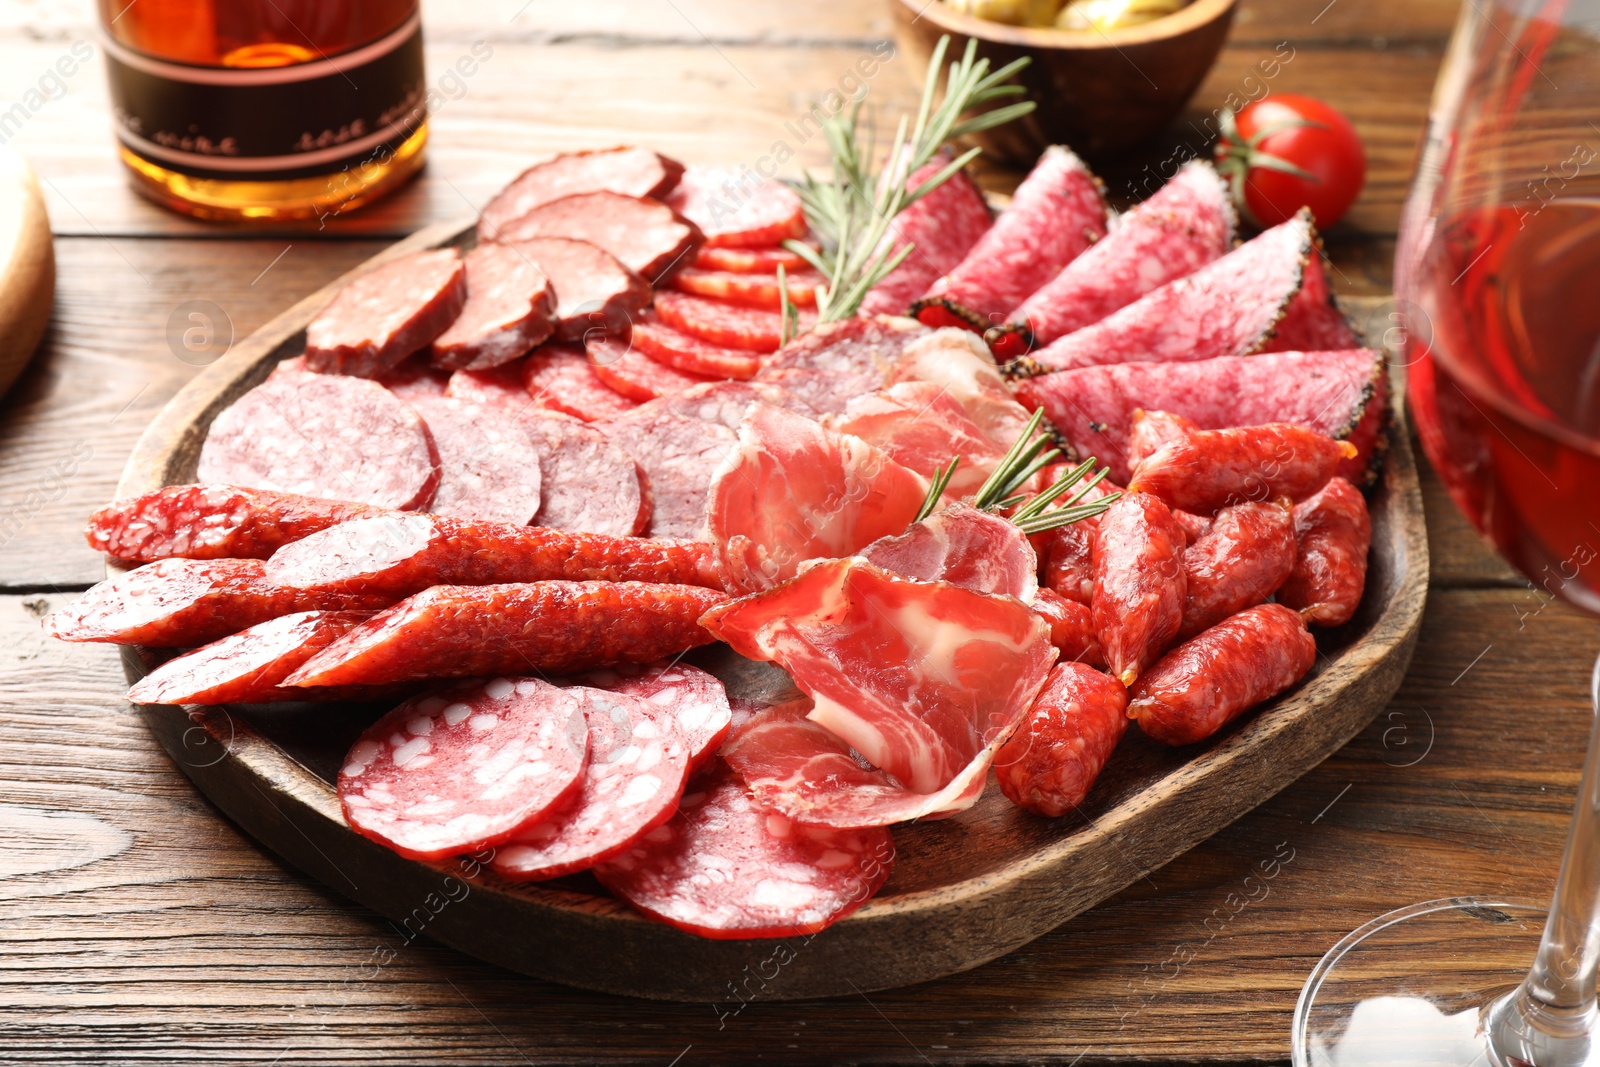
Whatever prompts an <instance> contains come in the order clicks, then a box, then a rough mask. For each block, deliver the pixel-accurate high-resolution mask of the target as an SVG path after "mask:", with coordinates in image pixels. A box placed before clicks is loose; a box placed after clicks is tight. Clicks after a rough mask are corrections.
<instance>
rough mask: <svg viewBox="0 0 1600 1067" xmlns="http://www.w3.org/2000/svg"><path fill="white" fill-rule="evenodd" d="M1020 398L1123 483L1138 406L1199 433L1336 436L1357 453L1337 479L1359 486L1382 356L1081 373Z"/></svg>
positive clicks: (1383, 394)
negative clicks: (1302, 430) (1283, 427)
mask: <svg viewBox="0 0 1600 1067" xmlns="http://www.w3.org/2000/svg"><path fill="white" fill-rule="evenodd" d="M1017 398H1018V399H1019V400H1021V401H1022V402H1023V403H1024V404H1025V405H1027V406H1028V407H1030V408H1038V407H1043V408H1044V410H1045V416H1046V417H1047V418H1048V419H1049V420H1050V421H1051V422H1052V423H1053V424H1054V425H1055V427H1056V429H1057V430H1059V431H1060V432H1061V435H1062V437H1063V438H1064V439H1065V440H1066V442H1067V443H1068V444H1069V445H1070V446H1071V447H1072V449H1073V451H1074V452H1075V453H1077V454H1078V455H1080V456H1095V457H1096V458H1098V459H1099V460H1100V462H1101V463H1103V464H1105V465H1106V466H1107V467H1109V468H1110V470H1111V477H1112V479H1114V480H1115V481H1118V482H1122V483H1126V481H1127V479H1128V473H1129V472H1128V462H1127V460H1128V437H1129V434H1130V432H1131V429H1132V425H1133V413H1134V411H1136V410H1137V409H1139V408H1150V409H1157V410H1161V411H1166V412H1171V413H1173V414H1177V415H1182V416H1183V417H1185V418H1187V419H1188V420H1190V421H1191V422H1193V423H1194V424H1195V425H1196V426H1198V427H1200V428H1201V429H1206V430H1216V429H1225V428H1227V427H1230V426H1258V425H1261V424H1263V423H1269V422H1292V423H1296V424H1298V425H1301V426H1305V427H1308V428H1310V429H1313V430H1318V431H1320V432H1322V433H1325V434H1328V435H1329V436H1332V437H1337V438H1343V439H1344V440H1348V441H1349V442H1350V443H1351V444H1353V445H1355V446H1356V449H1357V451H1358V455H1357V457H1356V459H1355V460H1354V461H1352V462H1351V463H1349V464H1346V465H1344V466H1341V468H1340V471H1339V473H1340V474H1341V475H1344V476H1345V477H1347V478H1350V480H1351V481H1353V482H1355V483H1356V484H1358V485H1359V484H1361V480H1362V479H1363V478H1364V476H1365V474H1366V473H1367V472H1368V471H1372V470H1376V461H1377V460H1378V459H1379V457H1381V455H1382V451H1383V447H1384V439H1383V431H1384V427H1385V426H1386V424H1387V419H1388V389H1387V378H1386V376H1385V371H1384V364H1383V357H1382V355H1381V354H1379V353H1377V352H1372V351H1369V350H1366V349H1356V350H1353V351H1349V352H1275V353H1270V354H1266V355H1259V356H1243V357H1224V358H1219V359H1210V360H1205V361H1203V362H1200V363H1122V364H1118V365H1116V366H1106V367H1086V368H1084V369H1082V370H1075V371H1065V372H1063V373H1060V374H1047V375H1044V376H1043V377H1041V378H1030V379H1029V380H1027V381H1025V382H1022V383H1021V384H1020V385H1019V386H1018V387H1017ZM1347 471H1348V472H1350V473H1346V472H1347ZM1352 475H1353V477H1352Z"/></svg>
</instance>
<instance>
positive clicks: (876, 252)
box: [784, 36, 1034, 322]
mask: <svg viewBox="0 0 1600 1067" xmlns="http://www.w3.org/2000/svg"><path fill="white" fill-rule="evenodd" d="M949 46H950V38H949V37H948V36H944V37H941V38H939V43H938V44H937V45H936V46H935V47H934V50H933V55H932V56H931V57H930V58H929V60H928V74H927V77H926V78H924V79H923V88H922V99H921V102H920V104H919V106H918V108H917V113H916V117H915V119H914V120H911V119H910V118H909V117H908V116H902V117H901V119H900V123H899V125H898V126H897V127H896V130H895V136H894V140H893V141H892V142H891V143H890V146H889V151H888V153H887V156H886V157H885V161H884V164H883V168H882V170H880V171H877V172H874V171H873V169H872V165H871V164H872V160H873V159H874V158H875V156H876V152H875V150H874V145H873V143H872V138H871V136H870V134H868V135H867V136H866V137H865V138H864V137H863V134H862V130H861V122H860V119H861V103H860V101H857V102H856V104H855V105H854V106H852V107H851V108H850V110H849V111H848V112H840V113H839V114H837V115H834V116H833V117H832V118H830V119H829V120H828V121H827V122H826V123H825V124H824V126H823V135H824V137H825V138H826V140H827V143H828V151H829V154H830V156H831V163H832V174H831V175H830V177H829V178H828V179H827V180H826V181H824V180H820V179H818V178H817V177H816V176H815V175H814V174H812V173H810V172H809V171H808V172H807V173H806V176H805V180H804V181H803V182H801V183H800V185H799V187H798V189H797V190H796V191H797V192H798V193H799V196H800V201H801V203H802V205H803V206H804V208H805V212H806V218H807V220H808V221H809V222H810V224H811V229H812V232H813V233H815V234H816V236H817V238H818V239H819V241H820V242H821V245H822V247H821V249H820V250H818V249H813V248H811V247H810V246H808V245H806V244H803V243H801V242H799V241H786V242H784V244H785V247H787V248H789V249H790V250H791V251H793V252H795V253H797V254H798V255H800V256H801V257H803V258H804V259H805V260H806V262H807V263H810V264H811V265H812V266H813V267H815V268H816V269H817V270H818V271H819V272H821V273H822V274H823V275H824V276H826V278H827V280H828V281H827V285H826V286H825V287H823V288H821V289H820V290H819V291H818V293H817V321H819V322H833V321H837V320H839V319H845V318H849V317H850V316H851V315H854V314H855V313H856V309H857V308H859V307H860V306H861V301H862V299H863V298H864V297H865V296H866V295H867V291H868V290H869V289H871V288H872V287H873V286H874V285H877V284H878V283H879V282H881V281H882V280H883V279H884V277H885V276H887V275H888V274H889V272H890V271H892V270H894V269H895V268H896V267H898V266H899V265H900V264H901V263H902V262H903V261H904V260H905V258H906V256H908V255H910V254H911V248H912V246H911V245H902V246H901V247H899V248H896V247H894V241H893V239H892V234H891V230H890V227H891V224H892V223H893V222H894V219H895V217H896V216H897V215H899V214H900V212H902V211H904V210H905V209H906V208H908V207H910V206H911V205H912V204H914V203H916V202H917V201H918V200H920V199H922V198H923V197H924V196H927V195H928V194H929V193H931V192H932V191H933V190H935V189H937V188H938V187H939V186H941V185H943V184H944V183H945V182H947V181H949V180H950V178H951V177H952V176H953V175H955V174H956V172H957V171H959V170H961V168H962V167H964V166H966V165H967V164H968V163H970V162H971V161H972V160H973V159H974V158H975V157H976V156H977V155H978V152H979V150H978V149H976V148H973V149H970V150H968V151H966V152H963V153H961V154H960V155H958V156H956V157H955V158H954V159H952V160H950V162H949V163H947V164H945V165H944V166H942V167H940V168H939V170H938V171H937V172H936V173H934V174H933V175H932V176H930V177H928V178H927V179H925V180H924V181H922V182H920V183H918V185H917V186H916V188H914V189H907V188H906V182H907V181H908V179H909V177H910V175H912V174H914V173H915V172H916V171H917V170H918V169H920V168H921V167H923V166H926V165H927V164H928V163H929V162H931V161H932V160H933V159H934V157H935V156H937V155H938V153H939V151H940V150H941V149H943V148H944V146H945V145H946V144H948V143H949V142H950V141H952V140H954V139H956V138H959V137H964V136H966V135H968V134H972V133H977V132H979V131H981V130H987V129H990V128H992V127H995V126H999V125H1001V124H1003V123H1007V122H1010V121H1011V120H1012V119H1015V118H1018V117H1020V116H1022V115H1026V114H1028V113H1029V112H1030V111H1032V110H1033V108H1034V104H1033V101H1031V100H1023V101H1019V102H1017V103H1014V104H1008V105H1006V106H1004V107H997V108H994V109H993V110H990V111H984V112H981V113H979V114H977V115H974V116H972V117H971V118H962V115H963V114H965V113H966V112H967V111H969V110H971V109H973V108H976V107H980V106H982V105H984V104H987V103H990V102H992V101H994V100H998V99H1001V98H1003V97H1008V96H1018V95H1021V94H1022V93H1023V92H1024V91H1025V90H1024V89H1023V87H1022V86H1020V85H1010V84H1006V83H1007V82H1008V81H1009V79H1010V78H1011V77H1012V75H1014V74H1016V73H1017V71H1019V70H1021V69H1022V68H1023V67H1025V66H1027V64H1028V62H1029V60H1028V58H1027V57H1023V58H1021V59H1017V60H1015V61H1013V62H1011V63H1008V64H1006V65H1005V66H1003V67H1001V68H1000V69H999V70H996V71H993V72H991V71H990V70H989V61H988V60H987V59H979V58H978V57H977V42H976V41H974V40H969V41H968V42H967V48H966V52H965V53H964V54H963V56H962V57H961V59H960V61H959V62H956V63H952V64H950V69H949V72H948V74H947V76H946V78H945V84H944V98H943V100H942V101H941V102H940V104H939V106H938V107H935V106H934V97H935V95H936V94H937V92H938V87H939V80H940V79H939V74H940V72H941V71H942V70H943V68H944V59H945V53H946V52H947V51H948V49H949Z"/></svg>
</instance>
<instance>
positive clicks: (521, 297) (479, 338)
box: [432, 244, 555, 370]
mask: <svg viewBox="0 0 1600 1067" xmlns="http://www.w3.org/2000/svg"><path fill="white" fill-rule="evenodd" d="M464 262H465V264H466V268H467V302H466V303H465V304H464V305H463V306H462V308H461V313H460V314H459V315H457V316H456V320H455V322H453V323H451V324H450V328H449V329H448V330H446V331H445V332H444V333H442V334H440V335H439V336H438V337H436V338H434V341H433V347H432V353H433V362H434V365H435V366H437V367H441V368H443V369H446V370H462V369H468V370H484V369H486V368H488V367H498V366H500V364H502V363H509V362H511V361H512V360H514V359H516V358H517V357H518V356H521V355H525V354H526V353H527V352H528V350H529V349H531V348H532V347H533V346H534V345H536V344H538V343H539V342H540V341H543V340H544V339H545V338H547V337H549V336H550V333H551V331H552V330H554V329H555V320H554V314H555V292H554V290H553V289H552V288H551V286H550V279H549V278H547V277H546V276H545V274H544V272H543V271H542V270H540V269H539V266H538V264H537V263H535V262H534V261H533V260H532V259H530V258H529V257H528V256H527V255H525V254H524V253H522V252H520V251H518V250H517V249H515V248H511V247H508V246H506V245H494V244H486V245H480V246H479V247H477V248H474V249H473V250H472V251H471V252H468V253H467V255H466V259H465V261H464Z"/></svg>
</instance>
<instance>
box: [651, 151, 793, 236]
mask: <svg viewBox="0 0 1600 1067" xmlns="http://www.w3.org/2000/svg"><path fill="white" fill-rule="evenodd" d="M666 202H667V204H668V205H670V206H671V207H672V209H673V210H674V211H677V212H678V213H679V214H680V215H682V216H683V217H684V218H686V219H688V220H689V221H690V222H692V223H694V224H695V225H696V226H698V227H700V230H701V232H702V233H704V234H705V235H706V244H707V245H711V246H729V247H733V248H768V247H770V246H772V245H776V244H782V243H783V242H784V241H786V240H790V239H798V238H801V237H804V236H805V235H806V216H805V212H804V210H803V209H802V208H801V205H800V198H799V197H798V196H796V195H794V193H793V192H791V191H790V189H789V188H788V186H786V185H784V184H783V183H781V182H776V181H769V180H764V179H762V178H761V177H759V176H757V175H756V174H755V173H754V172H752V171H751V170H750V168H748V167H746V168H744V169H742V170H738V169H735V168H733V167H701V166H694V165H691V166H690V167H689V168H688V169H687V170H685V171H684V172H683V178H682V180H680V181H679V182H678V185H677V188H675V189H673V190H672V192H671V193H669V194H667V197H666Z"/></svg>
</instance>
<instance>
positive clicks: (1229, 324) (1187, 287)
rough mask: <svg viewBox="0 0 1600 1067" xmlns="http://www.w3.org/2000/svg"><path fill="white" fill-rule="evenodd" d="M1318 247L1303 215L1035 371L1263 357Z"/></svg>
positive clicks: (1064, 342)
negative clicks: (1257, 355)
mask: <svg viewBox="0 0 1600 1067" xmlns="http://www.w3.org/2000/svg"><path fill="white" fill-rule="evenodd" d="M1314 242H1315V231H1314V230H1313V228H1312V226H1311V221H1310V215H1309V214H1308V213H1307V212H1305V211H1304V210H1302V211H1301V213H1300V214H1299V215H1296V216H1295V217H1294V218H1292V219H1290V220H1289V221H1288V222H1285V223H1283V224H1282V225H1280V226H1274V227H1273V228H1272V229H1270V230H1267V231H1266V232H1265V233H1262V234H1260V235H1258V236H1256V237H1254V238H1252V239H1251V240H1249V241H1247V242H1245V243H1244V244H1242V245H1240V246H1239V247H1238V248H1236V249H1234V250H1233V251H1232V252H1229V253H1228V254H1227V255H1225V256H1223V257H1222V258H1221V259H1219V260H1217V261H1216V262H1214V263H1210V264H1207V265H1206V266H1204V267H1201V268H1200V269H1199V270H1197V271H1195V272H1194V273H1193V274H1189V275H1186V276H1184V277H1182V278H1179V279H1178V280H1177V281H1175V282H1169V283H1167V284H1166V285H1163V286H1162V287H1161V288H1159V289H1155V290H1152V291H1151V292H1149V293H1146V294H1145V295H1144V296H1142V297H1140V298H1139V299H1138V300H1135V301H1134V302H1133V303H1131V304H1129V305H1127V306H1126V307H1124V308H1122V309H1120V310H1118V311H1115V312H1113V313H1112V314H1110V315H1108V316H1107V317H1106V318H1104V319H1101V320H1100V321H1099V322H1096V323H1094V324H1093V325H1092V326H1085V327H1084V328H1083V329H1081V330H1077V331H1075V332H1073V333H1069V334H1067V335H1066V336H1064V337H1062V338H1060V339H1058V340H1056V341H1055V342H1053V343H1051V344H1048V345H1046V346H1045V347H1043V348H1041V349H1038V350H1037V351H1035V352H1034V353H1033V354H1032V355H1030V356H1028V357H1027V359H1028V360H1030V361H1031V362H1032V366H1033V368H1034V369H1041V370H1042V371H1053V370H1075V369H1077V368H1080V367H1091V366H1096V365H1099V364H1105V363H1128V362H1132V361H1134V360H1138V361H1141V362H1150V363H1157V362H1159V363H1167V362H1179V361H1194V360H1202V359H1211V358H1214V357H1217V356H1247V355H1249V354H1251V353H1252V352H1259V351H1261V349H1262V348H1264V347H1265V346H1266V345H1267V343H1268V342H1269V341H1271V340H1272V332H1273V329H1274V328H1275V327H1276V326H1277V325H1278V321H1279V320H1280V319H1282V318H1283V316H1284V313H1285V312H1286V311H1287V310H1288V309H1289V305H1290V303H1291V302H1292V301H1293V300H1294V297H1295V294H1296V293H1298V292H1299V291H1300V287H1301V284H1302V283H1303V281H1304V279H1305V269H1306V264H1307V263H1308V262H1309V261H1310V257H1311V256H1312V255H1314V254H1315V253H1314V251H1313V245H1314Z"/></svg>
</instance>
